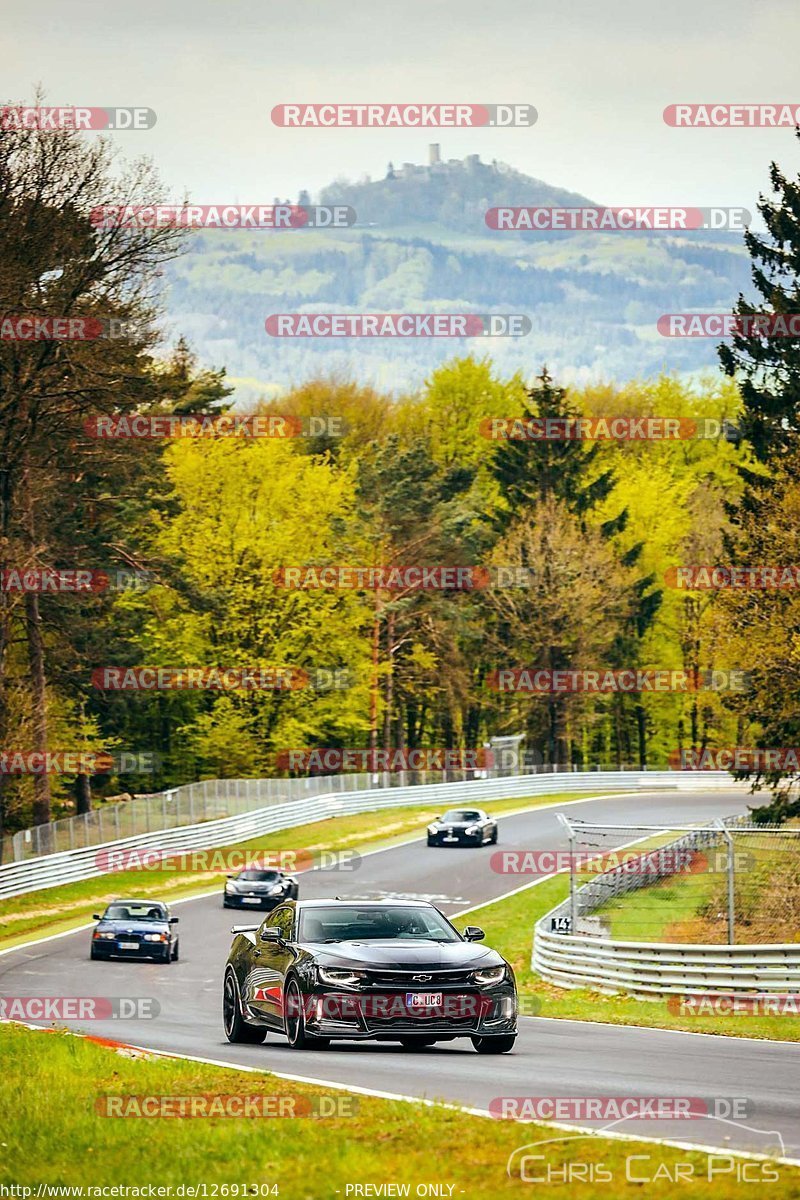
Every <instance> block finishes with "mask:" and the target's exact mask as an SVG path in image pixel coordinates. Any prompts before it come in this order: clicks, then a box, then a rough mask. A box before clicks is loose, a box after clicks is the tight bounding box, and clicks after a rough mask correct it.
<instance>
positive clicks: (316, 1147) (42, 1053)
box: [0, 1025, 800, 1200]
mask: <svg viewBox="0 0 800 1200" xmlns="http://www.w3.org/2000/svg"><path fill="white" fill-rule="evenodd" d="M0 1059H2V1063H3V1076H2V1083H0V1150H1V1151H2V1153H0V1184H2V1185H6V1186H8V1185H11V1184H15V1185H17V1187H19V1186H20V1185H22V1186H26V1187H33V1188H36V1187H37V1186H38V1185H40V1184H43V1185H51V1186H53V1185H55V1186H82V1187H84V1188H87V1187H90V1186H92V1187H104V1186H120V1185H122V1186H129V1187H143V1186H144V1187H146V1186H147V1185H148V1184H151V1185H156V1186H158V1187H164V1188H167V1187H171V1188H172V1189H177V1188H178V1187H179V1186H180V1185H184V1186H186V1185H188V1186H192V1185H194V1186H195V1187H197V1186H198V1185H200V1186H201V1187H202V1185H205V1186H206V1189H207V1191H206V1193H205V1194H206V1196H211V1197H213V1196H228V1197H243V1196H245V1195H247V1196H250V1195H258V1194H267V1193H264V1192H262V1190H261V1189H263V1188H264V1186H265V1185H266V1186H267V1187H269V1185H277V1192H276V1193H269V1194H277V1195H279V1196H280V1197H281V1198H283V1200H327V1198H328V1197H330V1198H331V1200H333V1198H335V1197H337V1196H339V1197H345V1196H346V1195H347V1191H346V1189H347V1187H348V1185H350V1186H351V1188H352V1186H353V1185H358V1184H360V1185H362V1187H363V1185H366V1184H372V1185H373V1186H375V1185H378V1184H386V1183H392V1184H395V1185H400V1186H402V1185H404V1184H405V1185H408V1187H409V1192H408V1194H409V1195H412V1196H413V1195H415V1194H416V1188H417V1186H418V1185H420V1184H431V1183H437V1184H440V1185H441V1184H443V1185H445V1187H446V1188H447V1190H446V1191H444V1192H443V1193H442V1192H440V1193H439V1194H440V1195H441V1194H444V1195H451V1196H454V1197H460V1196H465V1197H468V1198H472V1197H475V1198H481V1197H495V1196H498V1195H500V1196H506V1195H509V1196H511V1195H519V1194H520V1193H521V1192H522V1191H524V1192H525V1194H526V1195H527V1194H530V1193H529V1190H528V1189H525V1188H523V1187H522V1185H521V1183H520V1180H519V1178H518V1177H517V1178H509V1177H508V1176H507V1175H506V1163H507V1160H508V1156H509V1155H510V1154H511V1153H512V1151H514V1150H515V1149H517V1148H519V1147H521V1146H524V1145H527V1144H529V1143H531V1142H535V1141H539V1140H543V1139H547V1138H550V1137H553V1136H555V1137H556V1138H558V1139H559V1140H558V1141H555V1142H551V1143H549V1144H548V1145H546V1146H544V1147H542V1148H541V1149H539V1150H538V1152H539V1153H541V1154H544V1155H545V1161H544V1162H540V1163H536V1164H532V1166H533V1165H535V1166H536V1167H537V1169H538V1172H541V1171H543V1170H545V1169H546V1168H547V1167H549V1168H550V1169H551V1170H553V1171H556V1170H562V1169H563V1168H564V1166H565V1164H570V1165H571V1167H572V1169H573V1170H575V1169H577V1170H579V1171H582V1172H586V1171H587V1170H589V1168H592V1167H593V1168H594V1169H595V1170H597V1168H598V1166H599V1165H600V1164H602V1166H603V1169H604V1171H605V1172H610V1173H611V1175H612V1177H613V1192H612V1193H611V1194H613V1195H614V1196H622V1197H627V1196H634V1195H635V1196H641V1195H642V1194H643V1191H642V1185H641V1184H640V1183H635V1182H629V1181H628V1180H627V1179H626V1160H629V1159H631V1158H632V1156H646V1157H644V1158H643V1157H636V1159H635V1161H632V1162H631V1172H630V1173H631V1174H633V1175H636V1176H638V1177H639V1178H641V1177H642V1176H644V1175H647V1176H648V1177H649V1178H651V1179H654V1182H651V1183H649V1184H648V1185H647V1189H646V1192H647V1196H648V1197H656V1198H666V1197H669V1196H674V1194H675V1184H674V1183H673V1182H672V1177H673V1176H674V1174H675V1172H676V1169H677V1166H678V1164H689V1166H688V1167H687V1166H686V1165H684V1167H683V1170H684V1178H685V1172H686V1171H687V1169H688V1170H691V1171H692V1173H693V1176H692V1177H693V1179H694V1182H695V1187H696V1188H697V1187H699V1189H700V1190H699V1191H698V1190H695V1191H694V1192H693V1194H695V1195H708V1194H710V1193H709V1190H707V1189H710V1188H713V1195H714V1197H715V1198H716V1200H730V1198H732V1197H737V1198H746V1197H750V1196H755V1195H756V1194H757V1193H756V1188H760V1189H761V1192H759V1193H758V1194H763V1188H764V1183H763V1182H759V1183H737V1182H736V1179H735V1176H734V1174H732V1173H731V1168H730V1160H729V1159H726V1165H727V1169H725V1170H724V1172H723V1163H722V1161H721V1157H720V1158H718V1159H717V1160H714V1159H709V1157H708V1156H707V1155H705V1154H703V1153H701V1152H699V1151H687V1150H678V1149H672V1148H670V1147H666V1146H656V1145H652V1144H646V1143H641V1142H623V1141H612V1140H610V1139H608V1138H602V1137H579V1138H577V1139H570V1138H569V1135H562V1133H561V1132H560V1131H558V1130H553V1129H550V1128H548V1127H547V1126H543V1125H536V1126H534V1125H529V1124H528V1125H521V1124H517V1123H512V1122H509V1121H492V1120H489V1119H487V1118H481V1117H475V1116H469V1115H467V1114H464V1113H461V1112H455V1111H451V1110H447V1109H443V1108H436V1107H425V1106H423V1105H421V1104H420V1105H418V1104H409V1103H402V1102H399V1101H387V1100H380V1099H377V1098H371V1097H352V1096H348V1095H347V1094H345V1093H342V1092H327V1093H326V1089H325V1088H324V1087H315V1086H310V1085H305V1084H298V1083H294V1082H291V1081H289V1080H282V1079H278V1078H276V1077H275V1076H271V1075H269V1074H267V1073H264V1074H257V1075H256V1074H251V1073H245V1072H241V1071H237V1070H234V1069H226V1068H221V1067H212V1066H208V1065H205V1064H201V1063H192V1062H182V1061H180V1060H178V1059H158V1058H148V1057H141V1058H136V1059H132V1058H131V1057H127V1056H122V1055H120V1054H118V1053H115V1052H114V1051H113V1050H110V1049H108V1048H107V1047H104V1046H99V1045H96V1044H95V1043H93V1042H91V1041H88V1040H86V1039H81V1038H77V1037H73V1036H70V1035H69V1034H65V1033H35V1032H32V1031H30V1030H27V1029H24V1028H20V1027H14V1026H9V1025H5V1026H0ZM488 1065H490V1064H487V1066H488ZM491 1094H492V1084H491V1072H490V1071H487V1100H488V1098H489V1097H490V1096H491ZM194 1095H200V1096H206V1097H208V1096H213V1095H224V1096H232V1095H236V1096H239V1095H245V1096H264V1097H267V1098H270V1097H276V1096H279V1097H280V1096H282V1097H298V1096H300V1097H303V1098H304V1099H305V1100H306V1101H309V1100H310V1101H311V1103H313V1102H314V1100H313V1098H314V1097H319V1096H325V1095H328V1096H331V1097H337V1098H339V1100H340V1102H341V1101H344V1102H347V1103H349V1104H350V1105H351V1106H352V1107H355V1109H356V1111H355V1112H354V1113H351V1115H347V1116H343V1115H342V1116H335V1117H295V1118H294V1119H280V1118H277V1119H270V1118H269V1117H253V1118H243V1117H238V1118H237V1117H209V1118H199V1117H195V1118H180V1117H176V1118H173V1119H167V1118H164V1117H143V1118H127V1119H126V1118H124V1117H106V1116H103V1115H101V1114H100V1113H98V1111H97V1109H96V1104H97V1101H98V1099H101V1102H102V1097H106V1096H112V1097H128V1096H136V1097H143V1096H182V1097H183V1096H194ZM286 1102H287V1101H286V1100H284V1104H285V1103H286ZM677 1136H679V1133H678V1135H677ZM563 1137H566V1138H567V1140H562V1138H563ZM533 1152H536V1151H535V1150H534V1151H533ZM712 1164H713V1169H714V1170H715V1171H716V1174H715V1175H713V1176H712V1179H713V1183H711V1184H709V1183H708V1182H707V1180H708V1177H709V1170H710V1169H712ZM749 1170H750V1171H751V1172H754V1173H758V1172H759V1171H764V1172H772V1173H775V1174H777V1177H778V1182H779V1193H780V1195H781V1196H782V1197H785V1196H800V1170H798V1168H796V1167H788V1166H779V1165H775V1164H756V1163H751V1164H750V1165H749ZM607 1180H608V1174H606V1175H605V1180H598V1181H597V1182H594V1183H591V1182H590V1183H582V1184H580V1185H578V1186H577V1187H575V1188H574V1189H573V1188H569V1189H565V1190H566V1192H567V1194H569V1195H571V1196H575V1195H579V1196H580V1197H581V1198H583V1197H585V1198H586V1200H592V1198H595V1197H597V1198H598V1200H599V1198H601V1197H602V1198H603V1200H607V1197H608V1196H609V1194H610V1193H609V1184H608V1182H607ZM704 1185H705V1186H704ZM215 1187H216V1188H217V1189H218V1190H216V1191H214V1190H213V1189H214V1188H215ZM226 1187H227V1190H222V1189H223V1188H226ZM451 1188H452V1190H450V1189H451ZM235 1189H236V1190H235ZM565 1190H561V1191H560V1194H561V1195H563V1194H565ZM681 1190H683V1189H681ZM17 1194H19V1193H17ZM85 1194H87V1193H85ZM143 1194H145V1195H146V1192H145V1193H143ZM172 1194H173V1196H174V1195H176V1194H177V1193H176V1191H175V1190H173V1193H172ZM184 1194H185V1193H184ZM195 1194H200V1195H202V1193H195ZM349 1194H350V1195H354V1194H356V1193H354V1192H353V1191H351V1192H350V1193H349ZM360 1194H361V1195H362V1196H363V1195H365V1194H367V1195H369V1194H370V1193H369V1192H365V1191H364V1190H362V1191H361V1193H360ZM371 1194H372V1195H376V1194H380V1193H378V1192H372V1193H371ZM389 1194H392V1193H389ZM394 1194H400V1195H402V1194H403V1192H399V1193H398V1192H395V1193H394ZM773 1194H777V1192H773Z"/></svg>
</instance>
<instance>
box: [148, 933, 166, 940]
mask: <svg viewBox="0 0 800 1200" xmlns="http://www.w3.org/2000/svg"><path fill="white" fill-rule="evenodd" d="M167 936H168V935H167V934H166V933H146V934H145V935H144V940H145V941H146V942H165V941H166V940H167Z"/></svg>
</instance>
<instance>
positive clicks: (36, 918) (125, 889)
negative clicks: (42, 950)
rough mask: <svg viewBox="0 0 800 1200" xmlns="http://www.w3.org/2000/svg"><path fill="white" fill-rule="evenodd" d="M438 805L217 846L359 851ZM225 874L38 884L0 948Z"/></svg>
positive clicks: (2, 925)
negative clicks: (125, 901) (111, 906)
mask: <svg viewBox="0 0 800 1200" xmlns="http://www.w3.org/2000/svg"><path fill="white" fill-rule="evenodd" d="M600 794H602V793H601V792H597V791H587V792H578V793H571V792H563V793H556V794H553V795H548V796H526V797H515V798H513V799H508V800H497V801H493V802H492V803H491V805H490V809H491V811H492V812H493V813H498V814H502V813H504V812H510V811H513V810H515V809H518V808H540V807H542V805H546V804H558V803H562V802H563V801H565V800H579V799H581V798H582V797H586V796H594V795H600ZM440 812H441V809H440V808H439V807H435V806H431V805H430V804H426V805H409V806H408V807H403V808H392V809H381V810H379V811H377V812H366V813H354V814H352V815H350V816H340V817H330V818H328V819H327V820H324V821H316V822H314V823H313V824H311V825H300V826H297V827H296V828H294V829H287V830H283V831H281V832H278V833H270V834H264V835H262V836H260V837H257V838H252V839H251V840H249V841H247V842H237V843H236V844H235V845H232V846H227V847H220V848H219V850H218V851H217V853H220V854H224V853H225V852H226V851H230V850H270V851H278V850H285V849H287V848H289V847H291V848H295V849H299V848H303V849H305V850H311V851H317V850H331V851H334V850H352V849H356V848H357V849H358V850H366V849H372V850H374V849H377V848H378V847H380V846H383V845H390V844H391V843H392V842H393V841H401V840H403V839H404V838H406V837H408V836H409V835H410V834H413V833H420V832H421V833H424V830H425V826H426V825H427V824H428V823H429V822H430V821H431V820H432V819H433V818H434V817H436V816H437V815H438V814H439V813H440ZM225 874H226V872H225V871H206V872H203V873H198V872H186V871H183V872H181V871H170V870H158V871H151V870H141V869H139V870H134V871H115V872H114V873H113V874H111V875H102V876H100V877H98V878H96V879H83V880H79V881H78V882H77V883H70V884H65V885H63V886H61V887H57V888H43V889H41V890H40V891H36V892H28V893H27V894H26V895H24V896H14V897H12V898H11V899H9V900H2V901H0V947H2V948H4V949H5V948H6V947H11V946H13V945H15V944H17V943H21V942H24V941H26V940H28V939H31V938H34V937H36V936H40V937H45V936H47V935H49V934H53V933H64V932H67V931H69V930H70V929H74V928H76V927H77V926H79V925H83V924H86V922H87V921H89V920H91V917H92V913H93V912H95V911H96V910H97V909H98V907H102V906H103V905H105V904H107V903H108V901H109V900H113V899H114V898H115V897H117V896H124V895H126V894H127V895H136V896H142V897H149V896H153V897H158V898H159V899H162V900H166V901H168V902H169V901H171V900H176V899H179V898H181V899H182V898H185V897H189V896H192V895H197V894H199V893H202V892H207V891H209V890H211V889H213V887H215V886H218V887H219V889H220V894H221V893H222V885H223V880H224V878H225Z"/></svg>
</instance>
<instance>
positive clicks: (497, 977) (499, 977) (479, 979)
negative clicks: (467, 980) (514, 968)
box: [472, 966, 506, 983]
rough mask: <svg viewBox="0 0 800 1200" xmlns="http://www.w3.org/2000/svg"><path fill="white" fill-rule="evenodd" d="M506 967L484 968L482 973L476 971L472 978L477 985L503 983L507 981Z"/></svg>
mask: <svg viewBox="0 0 800 1200" xmlns="http://www.w3.org/2000/svg"><path fill="white" fill-rule="evenodd" d="M505 975H506V969H505V967H504V966H503V967H484V968H483V969H482V970H480V971H474V972H473V974H472V978H473V979H474V980H475V982H476V983H502V981H503V980H504V979H505Z"/></svg>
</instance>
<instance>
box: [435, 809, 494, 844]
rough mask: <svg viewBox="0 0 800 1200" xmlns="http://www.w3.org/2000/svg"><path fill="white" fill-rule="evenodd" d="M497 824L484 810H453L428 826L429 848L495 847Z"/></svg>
mask: <svg viewBox="0 0 800 1200" xmlns="http://www.w3.org/2000/svg"><path fill="white" fill-rule="evenodd" d="M496 841H497V822H496V821H495V820H494V818H493V817H490V816H489V815H488V814H487V813H485V812H484V811H483V809H482V808H451V809H450V811H449V812H446V813H445V814H444V816H443V817H439V819H438V820H437V821H433V822H432V824H430V825H429V826H428V845H429V846H484V845H485V844H486V843H487V842H488V843H489V844H490V845H491V846H494V844H495V843H496Z"/></svg>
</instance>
